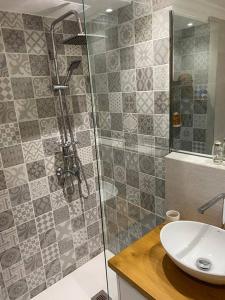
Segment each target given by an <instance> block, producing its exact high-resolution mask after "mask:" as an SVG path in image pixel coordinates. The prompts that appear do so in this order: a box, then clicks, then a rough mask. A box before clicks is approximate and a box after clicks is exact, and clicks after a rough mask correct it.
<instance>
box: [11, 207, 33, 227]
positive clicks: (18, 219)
mask: <svg viewBox="0 0 225 300" xmlns="http://www.w3.org/2000/svg"><path fill="white" fill-rule="evenodd" d="M13 216H14V220H15V224H16V225H20V224H23V223H25V222H28V221H30V220H32V219H33V218H34V210H33V205H32V203H31V202H26V203H23V204H21V205H18V206H16V207H14V209H13Z"/></svg>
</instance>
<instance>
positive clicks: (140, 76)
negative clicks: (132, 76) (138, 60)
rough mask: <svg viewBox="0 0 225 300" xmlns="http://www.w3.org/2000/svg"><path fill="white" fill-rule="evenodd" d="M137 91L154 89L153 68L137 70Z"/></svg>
mask: <svg viewBox="0 0 225 300" xmlns="http://www.w3.org/2000/svg"><path fill="white" fill-rule="evenodd" d="M136 79H137V90H138V91H150V90H152V89H153V71H152V68H143V69H137V70H136Z"/></svg>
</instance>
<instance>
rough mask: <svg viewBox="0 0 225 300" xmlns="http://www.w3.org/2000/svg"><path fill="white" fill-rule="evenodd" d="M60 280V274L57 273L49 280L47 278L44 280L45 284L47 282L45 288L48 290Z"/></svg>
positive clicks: (61, 276)
mask: <svg viewBox="0 0 225 300" xmlns="http://www.w3.org/2000/svg"><path fill="white" fill-rule="evenodd" d="M62 278H63V275H62V273H57V274H55V275H53V276H52V277H51V278H48V279H47V280H46V282H47V288H49V287H50V286H52V285H53V284H55V283H56V282H58V281H59V280H61V279H62Z"/></svg>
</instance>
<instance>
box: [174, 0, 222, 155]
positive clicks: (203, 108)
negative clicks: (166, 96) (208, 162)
mask: <svg viewBox="0 0 225 300" xmlns="http://www.w3.org/2000/svg"><path fill="white" fill-rule="evenodd" d="M216 1H217V0H216ZM176 2H177V9H176V4H175V9H174V14H173V22H172V23H173V26H172V32H173V43H172V44H173V45H172V49H173V50H172V53H173V55H172V58H171V64H172V70H173V72H172V80H171V147H172V149H173V150H177V151H188V152H194V153H199V154H208V155H211V153H212V146H213V143H214V141H215V140H220V141H221V142H223V140H224V137H225V1H224V3H223V1H222V2H220V6H219V5H217V6H215V3H214V4H213V9H212V3H210V2H208V0H204V1H201V9H200V6H199V7H196V6H197V5H198V4H199V3H200V1H199V0H197V1H196V0H195V1H190V3H189V4H187V1H185V2H186V3H185V2H184V1H183V0H178V1H176ZM203 2H205V3H204V5H203ZM213 2H214V1H213ZM182 5H183V6H182ZM203 11H204V13H203ZM222 13H223V15H224V17H223V15H222ZM190 16H191V17H190Z"/></svg>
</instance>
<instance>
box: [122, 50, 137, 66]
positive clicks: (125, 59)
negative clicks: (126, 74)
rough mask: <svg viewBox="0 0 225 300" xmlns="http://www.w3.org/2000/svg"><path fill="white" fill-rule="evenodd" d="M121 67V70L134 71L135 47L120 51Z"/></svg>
mask: <svg viewBox="0 0 225 300" xmlns="http://www.w3.org/2000/svg"><path fill="white" fill-rule="evenodd" d="M120 65H121V70H128V69H134V66H135V57H134V46H131V47H126V48H122V49H120Z"/></svg>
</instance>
